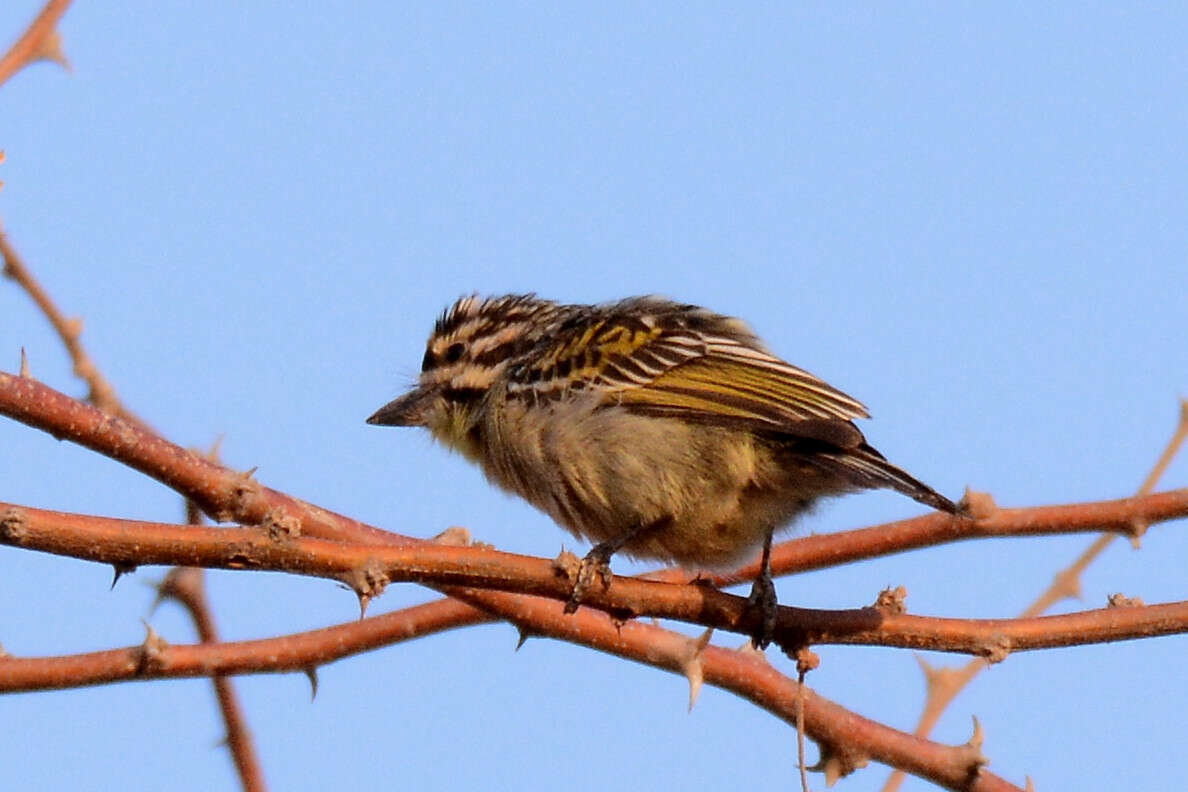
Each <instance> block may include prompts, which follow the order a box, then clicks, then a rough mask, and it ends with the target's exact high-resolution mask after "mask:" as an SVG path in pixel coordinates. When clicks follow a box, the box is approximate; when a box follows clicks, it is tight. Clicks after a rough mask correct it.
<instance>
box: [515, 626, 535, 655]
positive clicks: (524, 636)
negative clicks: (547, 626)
mask: <svg viewBox="0 0 1188 792" xmlns="http://www.w3.org/2000/svg"><path fill="white" fill-rule="evenodd" d="M516 632H517V633H519V638H518V639H517V640H516V648H515V649H513V650H512V651H513V652H518V651H520V648H521V647H522V646H523V645H524V644H526V643H528V639H529V638H535V637H536V633H534V632H532V631H531V630H529V629H528V628H527V627H525V626H524V625H522V624H517V625H516Z"/></svg>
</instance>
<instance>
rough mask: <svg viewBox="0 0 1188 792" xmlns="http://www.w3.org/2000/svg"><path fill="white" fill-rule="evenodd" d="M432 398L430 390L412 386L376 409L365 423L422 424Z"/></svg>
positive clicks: (389, 424) (390, 424)
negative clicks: (398, 396) (404, 392)
mask: <svg viewBox="0 0 1188 792" xmlns="http://www.w3.org/2000/svg"><path fill="white" fill-rule="evenodd" d="M432 400H433V393H432V392H431V391H427V390H424V389H422V388H413V389H412V390H410V391H409V392H408V393H406V394H404V395H403V396H401V397H400V398H398V399H394V400H393V401H390V402H388V403H387V404H385V405H384V406H383V407H380V408H379V409H378V410H376V411H375V413H374V414H373V415H372V416H371V417H370V418H368V419H367V423H369V424H375V425H376V426H424V425H425V420H426V418H427V417H428V411H429V407H430V405H431V404H432Z"/></svg>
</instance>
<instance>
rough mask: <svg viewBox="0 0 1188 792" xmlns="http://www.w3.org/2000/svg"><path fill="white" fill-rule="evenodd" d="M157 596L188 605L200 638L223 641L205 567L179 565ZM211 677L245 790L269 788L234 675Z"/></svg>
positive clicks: (213, 641) (208, 640)
mask: <svg viewBox="0 0 1188 792" xmlns="http://www.w3.org/2000/svg"><path fill="white" fill-rule="evenodd" d="M157 596H158V599H166V598H167V599H172V600H175V601H177V602H178V603H179V604H181V605H182V607H184V608H185V609H186V611H187V612H188V613H189V614H190V618H191V619H193V620H194V626H195V627H196V628H197V630H198V640H200V641H201V642H202V643H203V644H217V643H219V631H218V627H217V626H216V625H215V620H214V614H213V613H211V610H210V601H209V600H208V599H207V597H206V580H205V573H204V572H203V570H201V569H195V568H193V567H175V568H174V569H171V570H169V574H168V575H166V576H165V580H163V581H162V582H161V585H160V586H159V587H158V595H157ZM211 681H212V682H213V684H214V689H215V697H216V698H217V699H218V702H219V711H220V712H222V714H223V723H225V724H226V725H227V747H228V748H229V749H230V750H231V758H232V759H233V760H234V762H235V770H236V772H237V773H238V774H239V779H240V782H241V783H242V785H243V789H244V792H265V790H266V789H267V788H268V784H267V783H266V782H265V781H264V770H263V768H262V767H261V766H260V758H259V755H258V754H257V753H256V744H255V740H253V739H252V733H251V730H250V729H249V728H248V725H247V716H246V715H244V712H243V707H242V706H241V705H240V703H239V697H238V696H236V695H235V687H234V686H233V685H232V684H231V677H229V676H227V675H225V674H215V675H214V676H213V677H212V680H211Z"/></svg>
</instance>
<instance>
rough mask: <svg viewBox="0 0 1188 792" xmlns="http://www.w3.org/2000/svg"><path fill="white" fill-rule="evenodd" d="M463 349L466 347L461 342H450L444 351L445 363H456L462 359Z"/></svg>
mask: <svg viewBox="0 0 1188 792" xmlns="http://www.w3.org/2000/svg"><path fill="white" fill-rule="evenodd" d="M465 351H466V347H465V346H463V345H462V344H450V347H449V349H447V350H446V353H445V359H446V363H457V362H458V361H459V360H461V359H462V353H463V352H465Z"/></svg>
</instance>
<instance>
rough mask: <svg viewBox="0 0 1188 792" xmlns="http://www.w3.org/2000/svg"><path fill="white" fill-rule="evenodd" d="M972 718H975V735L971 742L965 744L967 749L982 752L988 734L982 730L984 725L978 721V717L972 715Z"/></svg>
mask: <svg viewBox="0 0 1188 792" xmlns="http://www.w3.org/2000/svg"><path fill="white" fill-rule="evenodd" d="M970 717H972V718H973V734H972V735H971V736H970V738H969V741H968V742H966V743H965V747H967V748H973V749H974V750H975V751H981V750H982V743H983V742H985V740H986V732H985V730H984V729H982V723H981V721H979V720H978V716H977V715H971V716H970Z"/></svg>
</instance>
